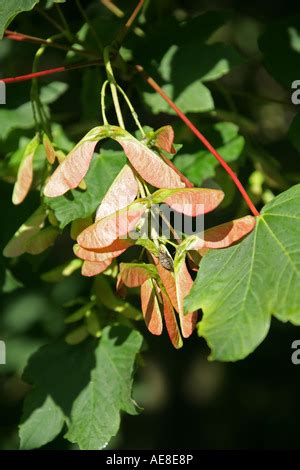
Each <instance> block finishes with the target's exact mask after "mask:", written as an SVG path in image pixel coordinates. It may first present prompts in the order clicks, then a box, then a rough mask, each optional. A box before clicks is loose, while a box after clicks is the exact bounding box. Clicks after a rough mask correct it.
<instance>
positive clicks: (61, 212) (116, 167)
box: [45, 149, 126, 228]
mask: <svg viewBox="0 0 300 470" xmlns="http://www.w3.org/2000/svg"><path fill="white" fill-rule="evenodd" d="M125 163H126V159H125V156H124V153H123V152H115V151H112V150H103V149H102V150H101V153H100V154H95V155H94V157H93V160H92V163H91V166H90V169H89V171H88V174H87V176H86V178H85V182H86V185H87V189H86V190H85V191H82V190H80V189H75V190H73V191H70V192H69V193H68V194H67V195H63V196H59V197H55V198H48V197H46V198H45V202H46V204H47V205H48V206H49V207H50V208H51V209H52V210H53V211H54V214H55V217H56V218H57V220H58V221H59V223H60V226H61V227H62V228H63V227H65V226H66V225H67V224H68V223H69V222H71V221H72V220H75V219H83V218H85V217H87V216H89V215H91V214H92V213H93V212H94V211H95V210H96V208H97V207H98V205H99V204H100V202H101V201H102V199H103V197H104V196H105V194H106V192H107V190H108V189H109V187H110V185H111V184H112V182H113V181H114V179H115V178H116V176H117V175H118V174H119V172H120V171H121V169H122V168H123V166H124V165H125Z"/></svg>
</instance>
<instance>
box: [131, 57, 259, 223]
mask: <svg viewBox="0 0 300 470" xmlns="http://www.w3.org/2000/svg"><path fill="white" fill-rule="evenodd" d="M135 69H136V70H137V71H138V72H139V73H140V74H141V75H142V76H143V78H144V80H146V82H147V83H148V84H149V85H150V86H151V88H153V90H155V91H156V92H157V93H158V94H159V95H160V96H161V97H162V98H163V99H164V100H165V101H166V102H167V103H168V105H169V106H170V107H171V108H172V109H173V110H174V111H175V113H176V114H177V115H178V116H179V117H180V119H181V120H182V121H183V122H184V123H185V124H186V125H187V127H188V128H189V129H190V130H191V131H192V132H193V133H194V134H195V136H196V137H197V138H198V139H199V140H200V141H201V142H202V143H203V144H204V145H205V147H206V148H207V149H208V150H209V151H210V152H211V153H212V154H213V156H214V157H215V158H216V159H217V160H218V161H219V163H220V165H222V167H223V168H224V170H225V171H226V172H227V173H228V175H229V176H230V177H231V179H232V180H233V181H234V183H235V185H236V187H237V188H238V190H239V191H240V193H241V195H242V196H243V198H244V200H245V201H246V203H247V206H248V207H249V209H250V210H251V212H252V214H253V215H254V216H259V215H260V214H259V212H258V210H257V209H256V207H255V206H254V204H253V202H252V201H251V199H250V197H249V196H248V194H247V191H246V190H245V188H244V186H243V185H242V183H241V182H240V180H239V178H238V177H237V175H236V174H235V173H234V171H233V170H232V169H231V168H230V166H229V165H227V163H226V162H225V161H224V160H223V158H222V157H221V155H220V154H219V153H218V152H217V150H216V149H215V148H214V147H213V146H212V145H211V143H210V142H209V141H208V140H207V139H206V137H204V135H203V134H202V133H201V132H200V131H199V130H198V129H197V128H196V127H195V126H194V124H193V123H192V122H191V121H190V120H189V118H188V117H187V116H186V115H185V114H184V113H183V112H182V111H181V110H180V109H179V108H178V106H176V104H175V103H174V102H173V101H172V100H171V99H170V98H169V97H168V96H167V95H166V93H165V92H164V91H163V90H162V89H161V87H160V86H159V85H158V83H156V81H155V80H153V78H152V77H150V76H149V75H148V74H147V73H146V72H145V70H144V69H143V67H142V66H141V65H136V66H135Z"/></svg>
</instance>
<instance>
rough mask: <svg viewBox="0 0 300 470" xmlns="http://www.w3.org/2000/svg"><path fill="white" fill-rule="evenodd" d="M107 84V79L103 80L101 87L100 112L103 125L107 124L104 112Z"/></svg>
mask: <svg viewBox="0 0 300 470" xmlns="http://www.w3.org/2000/svg"><path fill="white" fill-rule="evenodd" d="M107 85H108V80H105V82H104V83H103V85H102V88H101V112H102V119H103V124H104V125H105V126H107V125H108V120H107V117H106V112H105V91H106V87H107Z"/></svg>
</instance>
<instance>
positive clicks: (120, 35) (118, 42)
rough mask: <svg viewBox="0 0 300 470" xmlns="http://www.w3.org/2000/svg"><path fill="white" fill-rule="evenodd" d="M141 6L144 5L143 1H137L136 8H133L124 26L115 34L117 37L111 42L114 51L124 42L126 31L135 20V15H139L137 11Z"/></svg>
mask: <svg viewBox="0 0 300 470" xmlns="http://www.w3.org/2000/svg"><path fill="white" fill-rule="evenodd" d="M143 4H144V0H139V2H138V4H137V6H136V7H135V9H134V10H133V12H132V13H131V15H130V17H129V18H128V20H127V21H126V23H125V25H124V26H122V28H121V29H120V30H119V32H118V33H117V36H116V38H115V40H114V41H113V45H114V47H115V49H119V48H120V47H121V45H122V42H123V41H124V39H125V37H126V35H127V33H128V31H129V30H130V28H131V26H132V24H133V22H134V20H135V19H136V17H137V15H138V14H139V11H140V9H141V8H142V6H143Z"/></svg>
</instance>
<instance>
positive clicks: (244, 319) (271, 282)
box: [185, 185, 300, 361]
mask: <svg viewBox="0 0 300 470" xmlns="http://www.w3.org/2000/svg"><path fill="white" fill-rule="evenodd" d="M299 208H300V185H296V186H293V187H292V188H290V189H289V190H287V191H285V192H283V193H281V194H280V195H279V196H277V197H276V198H274V199H273V200H272V201H271V202H270V203H268V204H267V205H266V206H265V207H264V208H263V209H262V211H261V215H260V217H258V218H257V219H256V225H255V228H254V230H253V231H252V232H251V233H250V234H249V235H247V236H246V237H245V238H244V239H243V240H242V241H241V242H240V243H238V244H236V245H234V246H232V247H229V248H225V249H223V250H210V251H209V253H207V255H205V256H204V257H203V259H202V261H201V263H200V269H199V272H198V275H197V278H196V281H195V282H194V285H193V288H192V290H191V292H190V295H189V296H188V297H187V298H186V301H185V308H186V309H187V310H188V311H191V310H195V309H198V308H201V309H202V311H203V319H202V320H201V322H200V324H199V333H200V334H201V336H204V337H205V338H206V340H207V342H208V344H209V346H210V348H211V349H212V357H213V358H214V359H218V360H227V361H233V360H237V359H241V358H243V357H245V356H247V355H248V354H249V353H250V352H251V351H253V350H254V349H255V348H256V347H257V346H258V344H260V343H261V342H262V340H263V339H264V338H265V336H266V335H267V333H268V330H269V327H270V322H271V316H272V315H274V316H276V317H277V318H278V319H279V320H281V321H283V322H287V321H290V322H292V323H293V324H296V325H299V323H300V315H299V312H300V290H299V282H300V272H299V266H300V250H299V236H300V223H299V220H300V211H299ZM245 325H246V327H245Z"/></svg>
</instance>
